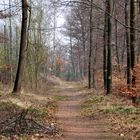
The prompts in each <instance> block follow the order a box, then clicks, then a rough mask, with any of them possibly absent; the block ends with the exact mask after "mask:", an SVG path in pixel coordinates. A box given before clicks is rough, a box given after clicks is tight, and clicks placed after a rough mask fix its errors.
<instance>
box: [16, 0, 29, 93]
mask: <svg viewBox="0 0 140 140" xmlns="http://www.w3.org/2000/svg"><path fill="white" fill-rule="evenodd" d="M27 19H28V4H27V0H22V27H21V40H20V52H19V61H18V68H17V73H16V79H15V83H14V88H13V93H18V92H21V83H22V79H23V72H24V61H25V49H26V45H27V42H26V38H27V22H28V20H27Z"/></svg>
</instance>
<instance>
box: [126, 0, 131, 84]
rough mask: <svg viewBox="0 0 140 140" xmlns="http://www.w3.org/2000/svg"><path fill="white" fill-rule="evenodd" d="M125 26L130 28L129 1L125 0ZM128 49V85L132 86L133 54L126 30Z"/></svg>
mask: <svg viewBox="0 0 140 140" xmlns="http://www.w3.org/2000/svg"><path fill="white" fill-rule="evenodd" d="M125 25H126V26H128V0H125ZM125 37H126V47H127V84H128V86H129V85H130V84H131V52H130V45H129V41H130V40H129V31H128V28H126V29H125Z"/></svg>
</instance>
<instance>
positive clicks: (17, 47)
mask: <svg viewBox="0 0 140 140" xmlns="http://www.w3.org/2000/svg"><path fill="white" fill-rule="evenodd" d="M0 5H1V6H0V7H1V10H0V18H1V24H0V26H1V27H0V28H1V35H0V45H1V47H0V54H1V55H0V80H1V88H4V89H7V87H11V88H13V93H15V92H20V91H21V88H22V89H24V90H32V91H37V90H42V91H43V90H45V89H46V88H47V77H49V76H50V75H54V76H57V77H60V78H62V79H64V80H68V81H83V80H85V81H88V82H87V85H88V87H89V88H104V89H105V93H106V94H109V93H111V92H112V87H113V88H116V87H117V89H119V90H120V92H122V93H126V94H129V95H130V96H132V98H133V101H134V102H135V97H137V96H139V94H138V92H137V90H139V85H138V83H139V78H138V77H139V76H138V75H139V65H138V62H139V55H140V47H139V45H140V40H139V33H140V29H139V20H140V16H139V15H140V14H139V13H140V9H139V5H140V4H139V1H137V0H98V1H97V0H86V1H85V0H76V1H73V0H68V1H64V0H53V1H52V0H51V1H50V0H47V1H45V0H41V1H40V0H35V1H32V0H29V1H27V0H22V1H18V0H9V1H4V2H1V3H0ZM60 20H62V21H60ZM59 22H64V23H63V24H61V23H60V24H59ZM58 25H61V26H60V27H59V26H58ZM16 71H17V72H16ZM124 85H125V86H126V88H123V89H122V88H121V87H125V86H124Z"/></svg>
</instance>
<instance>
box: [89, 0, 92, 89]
mask: <svg viewBox="0 0 140 140" xmlns="http://www.w3.org/2000/svg"><path fill="white" fill-rule="evenodd" d="M92 3H93V0H91V4H90V47H89V62H88V87H89V88H91V82H92V80H91V76H92V75H91V59H92V48H93V28H92V26H93V18H92V16H93V15H92V12H93V4H92Z"/></svg>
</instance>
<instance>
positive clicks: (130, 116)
mask: <svg viewBox="0 0 140 140" xmlns="http://www.w3.org/2000/svg"><path fill="white" fill-rule="evenodd" d="M81 114H82V115H83V116H87V117H93V118H94V117H97V118H102V119H103V118H105V119H108V122H109V123H110V126H111V129H112V130H113V131H115V132H117V133H119V134H121V133H123V134H124V135H126V136H128V137H130V138H132V139H136V140H139V139H140V108H139V107H137V108H136V107H134V106H132V105H127V104H125V103H124V101H123V100H122V101H121V100H120V99H119V98H118V99H117V97H116V96H113V95H112V96H102V95H100V96H98V95H95V96H94V95H93V96H89V97H88V98H87V99H86V100H85V101H84V102H83V103H82V105H81Z"/></svg>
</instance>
